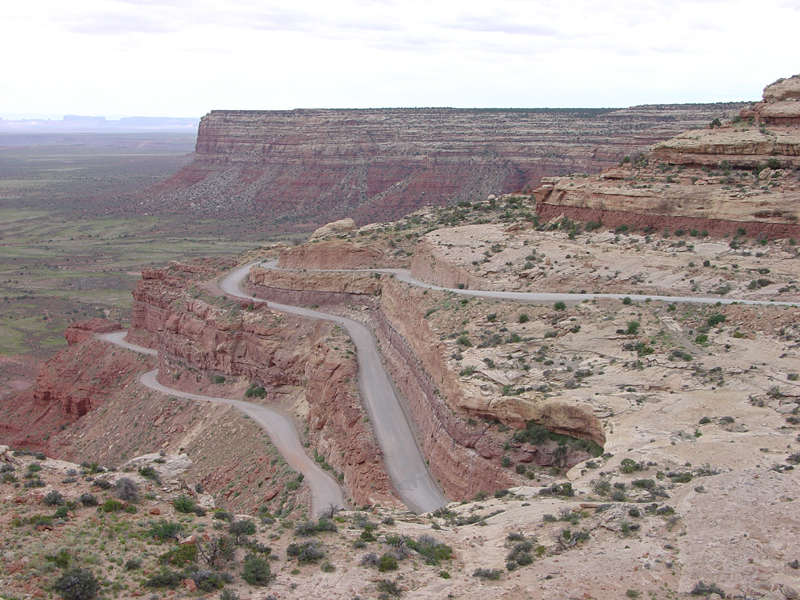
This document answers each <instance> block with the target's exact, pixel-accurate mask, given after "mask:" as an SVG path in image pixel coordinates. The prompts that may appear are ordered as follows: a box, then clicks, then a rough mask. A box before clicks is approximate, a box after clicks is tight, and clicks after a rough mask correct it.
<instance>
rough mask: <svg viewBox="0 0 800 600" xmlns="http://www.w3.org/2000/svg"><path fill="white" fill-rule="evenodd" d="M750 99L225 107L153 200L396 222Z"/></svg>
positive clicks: (590, 163)
mask: <svg viewBox="0 0 800 600" xmlns="http://www.w3.org/2000/svg"><path fill="white" fill-rule="evenodd" d="M741 106H742V105H741V104H705V105H696V104H695V105H659V106H642V107H634V108H628V109H621V110H610V109H584V110H567V109H565V110H548V109H539V110H536V109H530V110H527V109H520V110H510V109H497V110H495V109H491V110H488V109H486V110H481V109H447V108H441V109H370V110H340V109H333V110H293V111H213V112H211V113H209V114H208V115H206V116H205V117H203V118H202V120H201V122H200V127H199V131H198V138H197V146H196V154H195V157H194V161H193V162H192V163H191V164H190V165H188V166H187V167H185V168H183V169H182V170H181V171H179V172H178V173H177V174H176V175H174V176H173V177H172V178H170V179H169V180H167V181H166V182H164V183H163V184H161V185H159V186H158V187H157V188H156V189H155V190H154V193H153V196H152V198H151V199H150V203H149V205H147V209H148V210H152V209H154V208H156V207H157V208H159V209H162V210H179V211H183V210H190V211H194V212H198V213H220V212H221V211H225V213H226V214H228V215H239V216H245V215H250V216H256V217H258V218H263V219H265V222H269V223H270V224H271V225H272V224H277V225H290V224H295V223H302V222H308V221H310V222H312V223H324V222H327V221H332V220H334V219H336V218H340V217H342V216H349V217H353V218H354V219H355V221H356V222H357V223H358V224H364V223H369V222H374V221H386V220H390V219H394V218H397V217H400V216H402V215H403V214H407V213H410V212H412V211H414V210H416V209H417V208H419V207H421V206H425V205H443V204H445V203H448V202H458V201H460V200H467V201H472V200H474V199H475V198H479V197H485V196H486V195H488V194H491V193H497V192H508V191H512V190H519V189H522V188H523V187H525V186H535V185H537V184H538V183H539V181H540V179H541V178H542V177H543V176H549V175H555V174H566V173H571V172H597V171H599V170H601V169H603V168H605V167H609V166H611V165H613V164H616V163H617V162H618V161H619V160H620V158H622V157H623V156H624V155H629V154H634V153H637V152H641V151H644V150H646V149H647V148H648V147H649V146H650V145H651V144H653V143H655V142H657V141H659V140H664V139H667V138H669V137H671V136H673V135H675V134H676V133H679V132H680V131H684V130H686V129H688V128H690V127H698V126H701V125H705V124H707V123H709V122H710V121H711V120H712V119H714V118H721V117H724V116H725V115H726V114H729V113H730V114H733V113H734V112H735V111H736V110H738V109H739V108H741Z"/></svg>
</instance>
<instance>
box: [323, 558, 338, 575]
mask: <svg viewBox="0 0 800 600" xmlns="http://www.w3.org/2000/svg"><path fill="white" fill-rule="evenodd" d="M335 570H336V565H334V564H333V563H330V562H328V561H327V560H326V561H325V562H324V563H322V566H321V567H320V571H322V572H323V573H333V572H334V571H335Z"/></svg>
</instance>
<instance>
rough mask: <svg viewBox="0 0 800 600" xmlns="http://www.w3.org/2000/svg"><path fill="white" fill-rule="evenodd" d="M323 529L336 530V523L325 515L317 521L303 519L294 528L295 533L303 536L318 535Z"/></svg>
mask: <svg viewBox="0 0 800 600" xmlns="http://www.w3.org/2000/svg"><path fill="white" fill-rule="evenodd" d="M323 531H336V524H335V523H334V522H333V521H330V520H329V519H326V518H324V517H323V518H321V519H320V520H319V521H318V522H316V523H314V522H313V521H301V522H300V523H298V524H297V525H296V526H295V528H294V532H295V534H297V535H302V536H311V535H316V534H317V533H320V532H323Z"/></svg>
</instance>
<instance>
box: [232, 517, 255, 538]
mask: <svg viewBox="0 0 800 600" xmlns="http://www.w3.org/2000/svg"><path fill="white" fill-rule="evenodd" d="M228 532H229V533H230V534H231V535H232V536H233V537H234V539H235V540H236V543H237V544H241V543H242V541H243V540H244V539H245V536H247V535H253V534H254V533H255V532H256V524H255V523H253V521H251V520H250V519H246V520H244V521H234V522H233V523H231V524H230V526H229V527H228Z"/></svg>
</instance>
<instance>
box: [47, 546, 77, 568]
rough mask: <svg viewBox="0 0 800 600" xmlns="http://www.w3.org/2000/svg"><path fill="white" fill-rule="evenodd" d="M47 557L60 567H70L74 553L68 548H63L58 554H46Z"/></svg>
mask: <svg viewBox="0 0 800 600" xmlns="http://www.w3.org/2000/svg"><path fill="white" fill-rule="evenodd" d="M45 558H46V559H47V560H49V561H50V562H52V563H53V564H54V565H55V566H57V567H58V568H59V569H68V568H69V565H70V563H72V554H70V552H69V550H67V549H66V548H62V549H61V550H59V551H58V552H57V553H56V554H46V555H45Z"/></svg>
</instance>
